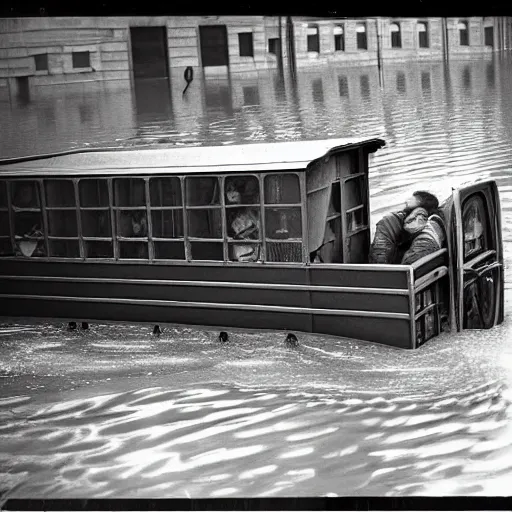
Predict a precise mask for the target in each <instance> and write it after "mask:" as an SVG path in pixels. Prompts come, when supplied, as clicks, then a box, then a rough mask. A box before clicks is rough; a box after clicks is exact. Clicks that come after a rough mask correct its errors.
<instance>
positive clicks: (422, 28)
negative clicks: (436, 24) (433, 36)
mask: <svg viewBox="0 0 512 512" xmlns="http://www.w3.org/2000/svg"><path fill="white" fill-rule="evenodd" d="M418 45H419V47H420V48H428V47H429V41H428V23H427V22H426V21H421V22H419V23H418Z"/></svg>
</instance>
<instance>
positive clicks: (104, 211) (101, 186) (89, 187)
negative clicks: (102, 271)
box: [78, 178, 114, 258]
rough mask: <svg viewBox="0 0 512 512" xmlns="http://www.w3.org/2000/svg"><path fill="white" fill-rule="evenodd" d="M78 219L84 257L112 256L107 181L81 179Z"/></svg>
mask: <svg viewBox="0 0 512 512" xmlns="http://www.w3.org/2000/svg"><path fill="white" fill-rule="evenodd" d="M78 192H79V198H80V219H81V224H82V237H83V240H84V250H85V257H86V258H113V257H114V249H113V245H112V223H111V217H110V201H109V194H108V182H107V180H106V179H105V178H103V179H89V178H87V179H81V180H80V181H79V183H78Z"/></svg>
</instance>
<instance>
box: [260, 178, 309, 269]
mask: <svg viewBox="0 0 512 512" xmlns="http://www.w3.org/2000/svg"><path fill="white" fill-rule="evenodd" d="M300 199H301V197H300V181H299V177H298V176H297V175H296V174H291V173H290V174H273V175H268V176H265V238H266V248H267V261H273V262H278V261H279V262H301V261H302V212H301V200H300Z"/></svg>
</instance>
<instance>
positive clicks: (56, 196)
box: [44, 180, 80, 258]
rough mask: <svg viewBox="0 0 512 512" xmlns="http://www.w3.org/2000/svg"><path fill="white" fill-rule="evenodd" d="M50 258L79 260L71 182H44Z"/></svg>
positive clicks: (73, 192) (73, 194) (73, 195)
mask: <svg viewBox="0 0 512 512" xmlns="http://www.w3.org/2000/svg"><path fill="white" fill-rule="evenodd" d="M44 191H45V203H46V218H47V222H48V246H49V251H50V254H49V255H50V256H54V257H59V258H79V257H80V246H79V243H78V226H77V222H76V202H75V187H74V183H73V181H71V180H45V182H44Z"/></svg>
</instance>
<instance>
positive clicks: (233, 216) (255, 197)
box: [226, 177, 260, 261]
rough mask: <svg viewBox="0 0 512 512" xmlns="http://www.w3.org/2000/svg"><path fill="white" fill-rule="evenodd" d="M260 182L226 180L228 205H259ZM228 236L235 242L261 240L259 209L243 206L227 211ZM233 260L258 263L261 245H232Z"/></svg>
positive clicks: (252, 180) (254, 180) (250, 178)
mask: <svg viewBox="0 0 512 512" xmlns="http://www.w3.org/2000/svg"><path fill="white" fill-rule="evenodd" d="M258 202H259V193H258V181H257V180H256V179H255V178H253V177H249V179H240V180H238V181H236V180H232V179H228V180H226V205H228V206H232V205H250V204H255V205H256V204H258ZM226 215H227V224H228V236H229V237H231V238H234V239H235V240H255V241H257V240H260V219H259V209H256V208H250V207H248V206H241V207H240V208H228V209H227V210H226ZM231 249H232V255H231V259H233V260H235V261H258V259H259V258H260V244H259V243H251V244H238V243H236V244H232V245H231Z"/></svg>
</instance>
